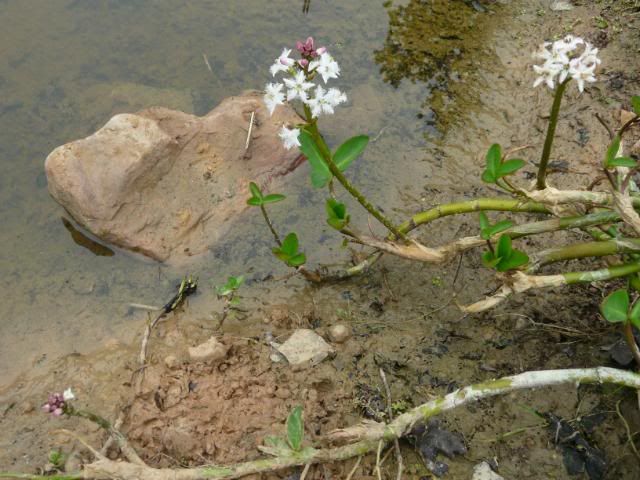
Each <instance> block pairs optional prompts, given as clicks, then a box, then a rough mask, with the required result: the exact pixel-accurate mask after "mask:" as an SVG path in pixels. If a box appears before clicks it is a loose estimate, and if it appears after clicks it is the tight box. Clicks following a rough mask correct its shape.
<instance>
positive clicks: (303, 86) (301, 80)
mask: <svg viewBox="0 0 640 480" xmlns="http://www.w3.org/2000/svg"><path fill="white" fill-rule="evenodd" d="M306 80H307V78H306V76H305V74H304V72H303V71H299V72H298V73H296V76H295V77H293V78H285V79H284V83H285V85H286V86H287V88H288V89H289V90H288V91H287V100H289V101H291V100H293V99H294V98H299V99H300V100H302V101H303V102H305V103H307V99H308V97H307V90H309V89H310V88H311V87H313V86H314V85H313V83H311V82H307V81H306Z"/></svg>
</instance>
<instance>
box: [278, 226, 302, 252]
mask: <svg viewBox="0 0 640 480" xmlns="http://www.w3.org/2000/svg"><path fill="white" fill-rule="evenodd" d="M280 250H281V251H282V252H283V253H286V254H288V255H289V256H293V255H295V254H296V253H298V236H297V235H296V234H295V233H293V232H292V233H290V234H289V235H287V236H286V237H284V240H283V241H282V246H281V247H280Z"/></svg>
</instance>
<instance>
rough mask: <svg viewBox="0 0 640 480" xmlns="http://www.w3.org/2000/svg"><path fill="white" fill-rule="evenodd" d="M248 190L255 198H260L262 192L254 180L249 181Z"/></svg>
mask: <svg viewBox="0 0 640 480" xmlns="http://www.w3.org/2000/svg"><path fill="white" fill-rule="evenodd" d="M249 191H250V192H251V195H253V196H254V197H255V198H262V192H261V191H260V187H258V185H257V184H256V183H254V182H250V183H249Z"/></svg>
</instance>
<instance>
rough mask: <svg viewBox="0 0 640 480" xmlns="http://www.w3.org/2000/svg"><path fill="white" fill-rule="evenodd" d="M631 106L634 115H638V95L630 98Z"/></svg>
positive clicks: (639, 102)
mask: <svg viewBox="0 0 640 480" xmlns="http://www.w3.org/2000/svg"><path fill="white" fill-rule="evenodd" d="M631 106H632V107H633V111H634V113H635V114H636V115H640V95H634V96H633V97H631Z"/></svg>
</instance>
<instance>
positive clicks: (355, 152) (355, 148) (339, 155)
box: [333, 135, 369, 172]
mask: <svg viewBox="0 0 640 480" xmlns="http://www.w3.org/2000/svg"><path fill="white" fill-rule="evenodd" d="M368 144H369V137H368V136H367V135H357V136H355V137H351V138H350V139H349V140H347V141H345V142H344V143H343V144H342V145H340V146H339V147H338V149H337V150H336V153H334V154H333V162H334V163H335V164H336V166H337V167H338V168H339V169H340V171H341V172H344V171H345V170H346V169H347V168H348V167H349V165H351V163H352V162H353V161H354V160H355V159H356V158H358V157H359V156H360V155H361V154H362V152H364V150H365V148H367V145H368Z"/></svg>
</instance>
